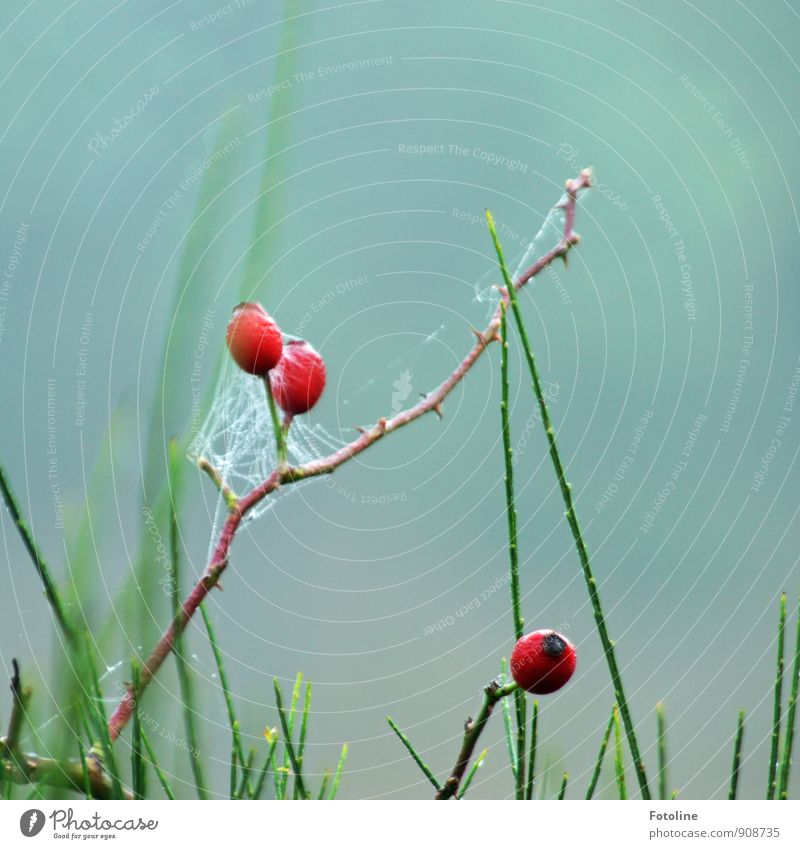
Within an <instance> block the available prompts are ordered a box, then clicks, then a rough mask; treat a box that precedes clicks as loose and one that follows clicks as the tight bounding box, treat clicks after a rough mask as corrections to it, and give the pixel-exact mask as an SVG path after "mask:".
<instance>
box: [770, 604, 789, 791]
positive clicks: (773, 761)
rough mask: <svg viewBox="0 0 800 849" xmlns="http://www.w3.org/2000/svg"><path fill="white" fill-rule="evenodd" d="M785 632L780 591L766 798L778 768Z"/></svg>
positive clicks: (773, 787) (783, 609) (772, 789)
mask: <svg viewBox="0 0 800 849" xmlns="http://www.w3.org/2000/svg"><path fill="white" fill-rule="evenodd" d="M785 634H786V593H781V601H780V613H779V615H778V662H777V664H776V672H775V704H774V707H773V711H772V739H771V742H770V749H769V774H768V776H767V799H774V798H775V777H776V771H777V768H778V744H779V743H780V737H781V709H782V704H783V698H782V688H783V648H784V642H785V639H784V638H785Z"/></svg>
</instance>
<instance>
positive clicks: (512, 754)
mask: <svg viewBox="0 0 800 849" xmlns="http://www.w3.org/2000/svg"><path fill="white" fill-rule="evenodd" d="M507 680H508V678H507V676H506V661H505V658H503V660H502V661H501V662H500V681H501V683H503V684H505V683H506V681H507ZM518 693H519V690H515V691H514V699H516V698H517V694H518ZM502 710H503V729H504V731H505V736H506V749H507V750H508V760H509V762H510V763H511V772H512V774H513V776H514V795H515V797H516V798H519V795H518V793H519V784H520V777H519V753H518V752H517V740H516V738H515V736H514V732H513V730H512V727H511V708H510V707H509V704H508V702H507V701H506V700H505V699H504V700H503V705H502ZM523 780H524V779H523Z"/></svg>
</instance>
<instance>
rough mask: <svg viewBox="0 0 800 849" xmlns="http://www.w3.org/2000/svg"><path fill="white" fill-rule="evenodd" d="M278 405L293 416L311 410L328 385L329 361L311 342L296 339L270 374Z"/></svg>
mask: <svg viewBox="0 0 800 849" xmlns="http://www.w3.org/2000/svg"><path fill="white" fill-rule="evenodd" d="M270 383H271V384H272V393H273V395H274V396H275V400H276V401H277V402H278V406H279V407H280V408H281V409H282V410H283V411H284V413H288V415H290V416H297V415H300V414H301V413H307V412H308V411H309V410H310V409H311V408H312V407H313V406H314V404H316V403H317V401H319V396H320V395H322V390H323V389H324V388H325V363H324V362H323V361H322V357H321V356H320V355H319V354H318V353H317V352H316V351H315V350H314V348H312V346H311V345H309V344H308V342H304V341H303V340H302V339H292V340H291V341H290V342H287V343H286V345H284V348H283V354H282V356H281V358H280V361H279V362H278V365H277V366H276V367H275V369H274V370H273V371H272V372H271V373H270Z"/></svg>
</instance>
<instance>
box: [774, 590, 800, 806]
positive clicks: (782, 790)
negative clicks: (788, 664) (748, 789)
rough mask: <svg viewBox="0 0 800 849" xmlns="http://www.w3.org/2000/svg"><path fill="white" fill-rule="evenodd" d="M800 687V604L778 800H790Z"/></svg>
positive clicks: (799, 605) (799, 606)
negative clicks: (799, 687)
mask: <svg viewBox="0 0 800 849" xmlns="http://www.w3.org/2000/svg"><path fill="white" fill-rule="evenodd" d="M798 685H800V604H798V606H797V633H796V636H795V643H794V662H793V664H792V689H791V690H790V691H789V704H788V709H787V713H786V736H785V738H784V741H783V758H782V759H781V773H780V783H779V785H778V798H779V799H788V798H789V773H790V772H791V769H792V745H793V743H794V726H795V713H796V711H797V695H798Z"/></svg>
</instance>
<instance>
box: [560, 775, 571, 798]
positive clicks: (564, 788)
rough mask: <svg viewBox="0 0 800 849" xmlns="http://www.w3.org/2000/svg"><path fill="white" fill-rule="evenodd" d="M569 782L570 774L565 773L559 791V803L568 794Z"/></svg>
mask: <svg viewBox="0 0 800 849" xmlns="http://www.w3.org/2000/svg"><path fill="white" fill-rule="evenodd" d="M568 781H569V773H568V772H565V773H564V775H563V776H562V777H561V789H560V790H559V791H558V801H559V802H560V801H562V800H563V798H564V796H566V794H567V782H568Z"/></svg>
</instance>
